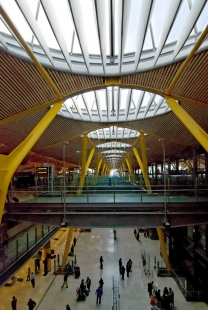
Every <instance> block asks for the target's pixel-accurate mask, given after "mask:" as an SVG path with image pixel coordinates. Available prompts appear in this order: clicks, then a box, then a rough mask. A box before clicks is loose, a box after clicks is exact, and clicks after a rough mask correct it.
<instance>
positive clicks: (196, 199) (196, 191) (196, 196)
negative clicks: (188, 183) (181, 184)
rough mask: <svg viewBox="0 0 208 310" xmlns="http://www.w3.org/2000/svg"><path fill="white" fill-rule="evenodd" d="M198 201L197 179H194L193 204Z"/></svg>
mask: <svg viewBox="0 0 208 310" xmlns="http://www.w3.org/2000/svg"><path fill="white" fill-rule="evenodd" d="M197 201H198V178H197V176H196V179H195V202H197Z"/></svg>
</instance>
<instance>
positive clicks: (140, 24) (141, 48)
mask: <svg viewBox="0 0 208 310" xmlns="http://www.w3.org/2000/svg"><path fill="white" fill-rule="evenodd" d="M1 5H2V7H3V9H4V10H5V11H6V12H7V14H8V15H9V17H10V19H11V20H12V22H13V23H14V25H15V27H16V28H17V29H18V31H19V32H20V33H21V35H22V37H23V38H24V40H25V41H26V42H27V43H28V45H29V46H30V47H31V49H32V51H33V52H34V54H35V55H36V57H37V58H38V60H39V61H40V62H41V63H42V64H43V65H47V66H51V67H53V68H55V69H57V70H58V69H59V70H66V71H72V72H75V73H84V74H92V75H112V74H113V75H120V74H126V73H131V72H137V71H143V70H147V69H151V68H153V67H155V66H162V65H166V64H168V63H172V62H173V61H175V60H177V59H180V58H184V57H186V56H187V55H188V53H189V52H190V49H191V48H192V46H193V45H194V44H195V42H196V40H197V38H198V37H199V35H200V33H201V32H202V31H203V29H204V28H205V27H206V24H207V16H208V2H207V1H206V0H183V1H181V0H154V1H152V0H140V1H138V0H128V1H121V0H112V1H108V0H95V1H94V0H84V1H82V0H68V1H67V0H58V1H57V0H41V1H39V0H33V1H32V0H1ZM1 19H2V20H0V41H1V46H2V47H3V48H5V49H6V50H7V51H8V52H11V53H13V54H15V55H17V56H20V57H25V58H28V55H27V54H26V52H25V51H24V50H23V49H22V46H21V45H20V44H19V42H18V41H17V40H16V37H15V36H14V35H13V33H12V31H11V30H10V28H9V26H8V24H7V18H6V17H5V15H4V14H2V17H1ZM207 46H208V41H207V40H205V41H204V42H203V44H202V46H201V47H200V49H205V48H207Z"/></svg>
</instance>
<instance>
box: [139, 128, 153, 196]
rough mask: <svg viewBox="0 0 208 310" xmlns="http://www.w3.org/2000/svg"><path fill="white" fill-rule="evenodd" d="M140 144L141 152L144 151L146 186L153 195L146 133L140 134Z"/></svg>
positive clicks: (143, 161)
mask: <svg viewBox="0 0 208 310" xmlns="http://www.w3.org/2000/svg"><path fill="white" fill-rule="evenodd" d="M140 144H141V151H142V163H143V177H144V181H145V185H146V187H147V192H148V194H152V189H151V185H150V181H149V176H148V169H147V150H146V141H145V136H144V132H140Z"/></svg>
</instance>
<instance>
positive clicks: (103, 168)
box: [101, 162, 106, 175]
mask: <svg viewBox="0 0 208 310" xmlns="http://www.w3.org/2000/svg"><path fill="white" fill-rule="evenodd" d="M105 167H106V164H105V163H104V162H103V167H102V171H101V175H104V171H105Z"/></svg>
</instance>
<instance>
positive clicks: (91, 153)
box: [77, 146, 95, 194]
mask: <svg viewBox="0 0 208 310" xmlns="http://www.w3.org/2000/svg"><path fill="white" fill-rule="evenodd" d="M94 153H95V146H94V147H93V148H92V149H91V150H90V154H89V156H88V159H87V162H86V164H85V171H84V173H83V174H81V177H80V182H79V188H78V191H77V194H81V193H82V188H83V186H84V181H85V176H86V173H87V169H88V168H89V165H90V163H91V160H92V157H93V155H94ZM82 175H83V178H82Z"/></svg>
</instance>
